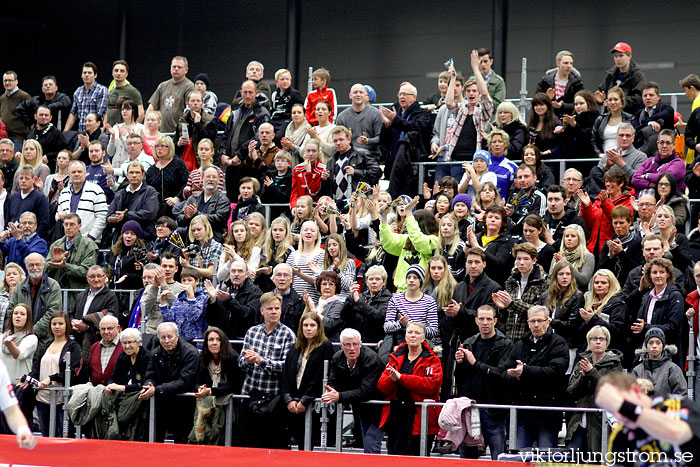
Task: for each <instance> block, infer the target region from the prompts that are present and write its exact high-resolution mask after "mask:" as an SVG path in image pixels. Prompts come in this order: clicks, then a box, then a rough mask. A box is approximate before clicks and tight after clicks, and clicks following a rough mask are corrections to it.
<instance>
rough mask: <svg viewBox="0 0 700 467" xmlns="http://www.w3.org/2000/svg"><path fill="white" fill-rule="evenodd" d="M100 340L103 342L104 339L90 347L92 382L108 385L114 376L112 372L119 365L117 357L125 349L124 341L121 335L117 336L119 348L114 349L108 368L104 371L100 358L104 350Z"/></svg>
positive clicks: (95, 384)
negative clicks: (120, 338)
mask: <svg viewBox="0 0 700 467" xmlns="http://www.w3.org/2000/svg"><path fill="white" fill-rule="evenodd" d="M100 342H102V340H99V341H97V342H95V343H94V344H92V347H90V375H91V378H90V382H92V384H93V385H94V386H97V385H98V384H104V385H105V386H106V385H107V383H108V382H109V378H111V377H112V373H113V372H114V367H115V366H117V357H119V354H120V353H122V350H123V349H122V343H121V341H120V340H119V337H117V348H116V349H114V352H113V353H112V356H111V357H110V358H109V363H107V368H105V371H104V372H102V362H101V359H100V354H101V352H102V351H101V349H100Z"/></svg>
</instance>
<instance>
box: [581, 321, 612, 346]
mask: <svg viewBox="0 0 700 467" xmlns="http://www.w3.org/2000/svg"><path fill="white" fill-rule="evenodd" d="M593 334H602V335H603V336H605V340H606V341H607V342H608V347H610V339H611V337H610V331H609V330H608V328H606V327H605V326H601V325H600V324H598V325H595V326H593V327H592V328H591V329H590V330H589V331H588V332H587V333H586V346H587V347H586V350H591V337H593Z"/></svg>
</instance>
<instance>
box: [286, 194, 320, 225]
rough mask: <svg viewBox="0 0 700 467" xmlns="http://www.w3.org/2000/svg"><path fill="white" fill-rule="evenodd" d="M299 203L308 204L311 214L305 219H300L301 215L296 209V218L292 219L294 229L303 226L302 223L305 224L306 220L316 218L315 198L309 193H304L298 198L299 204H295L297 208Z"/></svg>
mask: <svg viewBox="0 0 700 467" xmlns="http://www.w3.org/2000/svg"><path fill="white" fill-rule="evenodd" d="M299 203H302V204H304V203H305V204H306V206H307V207H308V208H309V209H308V211H309V214H308V216H307V217H305V218H304V219H300V218H299V216H298V215H297V214H296V212H297V211H294V220H293V221H292V227H291V228H292V229H295V228H296V227H301V224H303V223H304V222H306V221H311V220H313V219H314V200H313V198H312V197H311V196H309V195H304V196H300V197H299V198H297V204H295V205H294V207H295V208H296V207H297V206H299Z"/></svg>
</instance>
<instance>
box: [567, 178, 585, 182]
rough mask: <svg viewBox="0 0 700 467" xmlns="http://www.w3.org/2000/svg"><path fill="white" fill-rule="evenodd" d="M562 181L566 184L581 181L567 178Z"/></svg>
mask: <svg viewBox="0 0 700 467" xmlns="http://www.w3.org/2000/svg"><path fill="white" fill-rule="evenodd" d="M564 181H565V182H567V183H573V182H582V181H583V180H581V179H580V178H571V177H567V178H565V179H564Z"/></svg>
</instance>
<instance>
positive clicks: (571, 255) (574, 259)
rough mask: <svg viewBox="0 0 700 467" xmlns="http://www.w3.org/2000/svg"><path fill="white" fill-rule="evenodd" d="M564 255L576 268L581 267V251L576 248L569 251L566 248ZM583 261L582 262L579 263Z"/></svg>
mask: <svg viewBox="0 0 700 467" xmlns="http://www.w3.org/2000/svg"><path fill="white" fill-rule="evenodd" d="M564 256H565V257H566V260H567V261H568V262H569V264H572V265H573V266H574V267H575V268H576V269H578V268H580V267H581V266H582V264H583V258H581V251H580V250H579V249H578V248H576V249H575V250H574V251H569V250H567V249H566V248H564ZM579 263H581V264H579Z"/></svg>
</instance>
